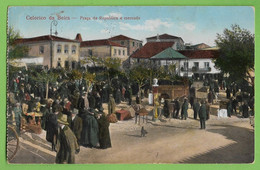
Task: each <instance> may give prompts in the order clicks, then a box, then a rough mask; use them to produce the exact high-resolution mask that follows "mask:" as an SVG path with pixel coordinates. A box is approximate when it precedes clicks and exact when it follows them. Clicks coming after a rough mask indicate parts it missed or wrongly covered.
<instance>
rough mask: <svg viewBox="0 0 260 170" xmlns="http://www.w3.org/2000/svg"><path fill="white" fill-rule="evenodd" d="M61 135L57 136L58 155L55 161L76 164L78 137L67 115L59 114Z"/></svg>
mask: <svg viewBox="0 0 260 170" xmlns="http://www.w3.org/2000/svg"><path fill="white" fill-rule="evenodd" d="M58 124H59V135H58V138H57V155H56V160H55V162H56V163H58V164H74V163H75V153H76V154H77V153H79V150H80V148H79V145H78V142H77V138H76V136H75V135H74V133H73V132H72V130H71V129H70V128H69V126H68V125H69V123H68V121H67V115H65V114H60V115H59V116H58Z"/></svg>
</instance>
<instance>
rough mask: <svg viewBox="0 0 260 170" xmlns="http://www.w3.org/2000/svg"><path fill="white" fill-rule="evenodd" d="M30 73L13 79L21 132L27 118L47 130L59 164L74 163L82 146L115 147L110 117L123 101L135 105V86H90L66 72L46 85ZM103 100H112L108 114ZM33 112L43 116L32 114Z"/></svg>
mask: <svg viewBox="0 0 260 170" xmlns="http://www.w3.org/2000/svg"><path fill="white" fill-rule="evenodd" d="M42 71H44V70H42ZM28 72H29V73H28ZM29 75H30V71H26V72H23V71H19V72H17V74H15V75H14V76H13V77H10V78H11V81H10V82H9V91H8V100H9V102H8V103H9V107H8V108H9V117H10V118H11V117H12V115H13V118H14V121H15V124H16V130H17V132H18V133H19V134H20V130H21V129H22V122H23V120H24V121H25V123H27V124H35V125H37V126H40V127H41V128H42V129H44V130H46V140H47V141H48V142H50V143H51V145H52V150H53V151H56V152H57V157H56V163H65V162H66V163H74V162H75V153H78V152H79V146H83V147H90V148H92V147H95V148H100V149H107V148H110V147H112V145H111V139H110V133H109V124H110V122H109V120H108V116H109V115H110V114H112V113H114V112H115V106H116V104H119V103H121V101H122V100H127V101H128V103H129V104H130V105H131V102H132V101H131V100H129V98H131V99H132V94H131V93H132V92H131V89H129V88H128V87H126V88H125V87H123V86H121V89H119V87H120V86H117V87H111V86H110V85H108V84H104V83H103V84H102V82H101V83H96V84H94V85H92V86H91V87H88V86H87V85H86V81H84V79H81V80H70V81H63V80H65V79H66V78H65V76H66V74H64V75H62V74H60V75H59V77H58V79H57V81H56V82H54V83H49V84H48V86H46V84H44V83H43V82H39V81H37V80H34V79H33V78H32V77H31V76H29ZM46 88H48V89H46ZM46 93H47V95H46ZM46 96H48V97H47V98H46ZM102 103H108V108H109V113H108V115H107V114H106V113H104V109H103V107H102ZM32 112H33V113H41V116H39V117H37V116H31V114H29V116H28V113H32Z"/></svg>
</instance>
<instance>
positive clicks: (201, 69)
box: [181, 67, 211, 73]
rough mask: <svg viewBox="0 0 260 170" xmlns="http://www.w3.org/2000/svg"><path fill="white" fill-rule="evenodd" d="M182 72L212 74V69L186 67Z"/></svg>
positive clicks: (182, 68)
mask: <svg viewBox="0 0 260 170" xmlns="http://www.w3.org/2000/svg"><path fill="white" fill-rule="evenodd" d="M181 71H182V72H193V73H198V72H210V71H211V67H206V68H198V67H192V68H185V67H181Z"/></svg>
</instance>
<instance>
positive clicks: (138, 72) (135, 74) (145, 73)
mask: <svg viewBox="0 0 260 170" xmlns="http://www.w3.org/2000/svg"><path fill="white" fill-rule="evenodd" d="M129 77H130V79H131V80H132V81H136V82H137V83H138V85H139V88H140V87H142V86H143V85H145V84H146V83H148V81H149V80H150V78H151V69H149V68H148V67H144V65H143V64H135V65H134V66H133V67H132V68H131V69H130V72H129Z"/></svg>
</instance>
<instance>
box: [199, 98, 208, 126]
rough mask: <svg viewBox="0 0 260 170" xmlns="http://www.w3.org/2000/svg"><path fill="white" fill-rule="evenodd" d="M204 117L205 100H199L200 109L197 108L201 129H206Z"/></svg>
mask: <svg viewBox="0 0 260 170" xmlns="http://www.w3.org/2000/svg"><path fill="white" fill-rule="evenodd" d="M206 117H207V113H206V105H205V101H201V106H200V110H199V118H200V128H201V129H206V124H205V121H206Z"/></svg>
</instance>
